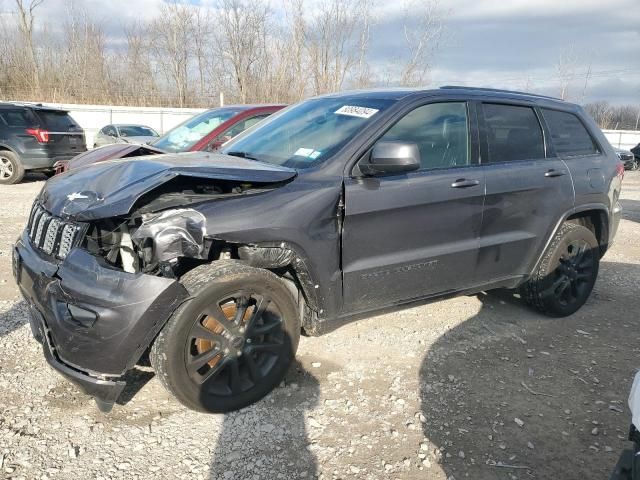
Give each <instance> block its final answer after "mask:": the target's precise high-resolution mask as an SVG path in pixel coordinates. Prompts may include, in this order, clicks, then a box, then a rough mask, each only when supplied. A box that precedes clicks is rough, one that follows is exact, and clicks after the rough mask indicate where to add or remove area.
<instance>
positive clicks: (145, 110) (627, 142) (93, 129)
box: [47, 103, 640, 150]
mask: <svg viewBox="0 0 640 480" xmlns="http://www.w3.org/2000/svg"><path fill="white" fill-rule="evenodd" d="M47 105H51V106H54V107H60V108H64V109H65V110H69V113H71V116H72V117H73V118H74V120H75V121H76V122H78V123H79V124H80V126H81V127H82V128H84V131H85V133H86V136H87V146H88V147H89V148H90V147H92V146H93V137H94V135H95V134H96V133H97V132H98V130H100V129H101V128H102V127H104V126H105V125H109V124H110V123H135V124H140V125H147V126H149V127H152V128H153V129H155V130H156V131H158V133H160V134H161V135H162V134H163V133H164V132H166V131H167V130H169V129H171V128H173V127H175V126H176V125H178V124H179V123H181V122H183V121H184V120H186V119H187V118H189V117H191V116H193V115H195V114H196V113H200V112H202V111H203V109H199V108H156V107H118V106H109V105H74V104H64V103H48V104H47ZM603 133H604V135H605V136H606V137H607V139H608V140H609V142H610V143H611V145H613V146H614V147H618V148H624V149H627V150H628V149H630V148H633V147H635V146H636V145H638V144H639V143H640V131H633V130H603Z"/></svg>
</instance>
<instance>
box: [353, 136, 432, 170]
mask: <svg viewBox="0 0 640 480" xmlns="http://www.w3.org/2000/svg"><path fill="white" fill-rule="evenodd" d="M419 168H420V149H419V148H418V145H416V144H415V143H406V142H378V143H376V144H375V145H374V147H373V150H372V151H371V157H370V158H369V161H368V162H365V163H364V164H362V163H361V164H360V170H361V171H362V173H364V174H365V175H381V174H383V175H384V174H389V175H393V174H398V173H403V172H412V171H414V170H418V169H419Z"/></svg>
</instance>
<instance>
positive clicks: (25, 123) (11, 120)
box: [0, 109, 33, 127]
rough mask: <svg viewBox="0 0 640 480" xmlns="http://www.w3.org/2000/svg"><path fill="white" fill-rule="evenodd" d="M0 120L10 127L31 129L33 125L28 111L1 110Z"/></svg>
mask: <svg viewBox="0 0 640 480" xmlns="http://www.w3.org/2000/svg"><path fill="white" fill-rule="evenodd" d="M0 118H2V122H3V123H4V124H6V125H8V126H9V127H29V126H31V125H32V123H33V121H30V119H29V115H28V113H27V111H26V110H9V109H7V110H0Z"/></svg>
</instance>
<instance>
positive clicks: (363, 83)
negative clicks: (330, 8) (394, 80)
mask: <svg viewBox="0 0 640 480" xmlns="http://www.w3.org/2000/svg"><path fill="white" fill-rule="evenodd" d="M372 8H373V0H361V1H360V5H359V8H358V10H359V13H358V16H359V17H360V25H361V28H360V32H359V33H358V63H357V65H356V68H355V71H356V73H355V78H354V82H353V83H354V85H355V87H356V88H367V87H370V86H371V84H372V83H373V82H372V78H371V69H370V68H369V63H368V62H367V55H368V53H369V40H370V35H371V23H372V14H371V9H372Z"/></svg>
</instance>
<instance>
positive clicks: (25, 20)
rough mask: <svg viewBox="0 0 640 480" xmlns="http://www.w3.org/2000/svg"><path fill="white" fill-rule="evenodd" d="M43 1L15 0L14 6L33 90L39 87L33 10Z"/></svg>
mask: <svg viewBox="0 0 640 480" xmlns="http://www.w3.org/2000/svg"><path fill="white" fill-rule="evenodd" d="M43 2H44V0H15V3H16V8H17V9H18V19H19V28H20V33H21V35H22V41H23V42H24V44H25V47H26V50H27V55H28V58H29V66H30V68H31V73H32V81H33V85H32V87H33V89H35V90H37V89H39V88H40V78H39V75H38V60H37V55H36V47H35V43H34V25H35V11H36V9H37V8H38V7H39V6H40V5H42V3H43Z"/></svg>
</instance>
